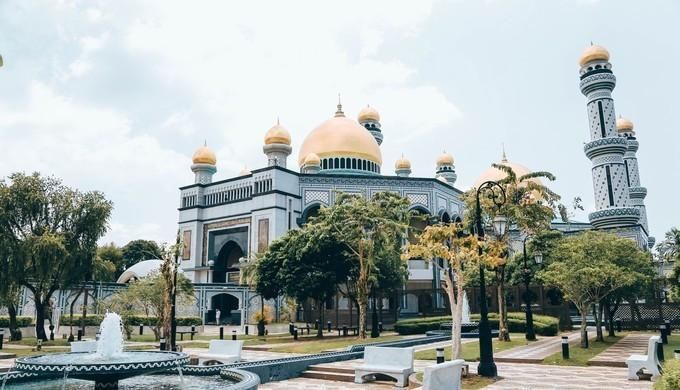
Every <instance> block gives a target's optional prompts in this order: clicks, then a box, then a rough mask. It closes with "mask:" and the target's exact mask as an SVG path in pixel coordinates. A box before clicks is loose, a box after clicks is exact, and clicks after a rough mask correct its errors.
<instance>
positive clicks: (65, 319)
mask: <svg viewBox="0 0 680 390" xmlns="http://www.w3.org/2000/svg"><path fill="white" fill-rule="evenodd" d="M81 318H82V315H80V314H75V315H74V316H73V322H71V316H70V315H68V314H66V315H62V316H61V319H60V320H59V323H60V325H62V326H80V320H81ZM102 320H104V316H103V315H101V314H88V315H86V316H85V326H99V324H101V322H102Z"/></svg>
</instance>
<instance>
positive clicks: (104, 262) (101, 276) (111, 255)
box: [95, 243, 125, 282]
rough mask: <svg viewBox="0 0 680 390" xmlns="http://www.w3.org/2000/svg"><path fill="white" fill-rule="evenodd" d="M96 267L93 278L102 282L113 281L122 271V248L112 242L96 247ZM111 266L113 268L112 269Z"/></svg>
mask: <svg viewBox="0 0 680 390" xmlns="http://www.w3.org/2000/svg"><path fill="white" fill-rule="evenodd" d="M97 259H98V261H99V264H98V268H96V269H95V280H100V281H102V282H113V281H115V280H116V279H117V278H118V277H119V276H120V274H121V273H122V272H119V270H121V271H122V268H123V265H124V264H125V263H124V261H125V260H124V259H123V250H122V248H119V247H117V246H116V244H114V243H109V244H106V245H102V246H100V247H99V248H97ZM112 268H113V270H112Z"/></svg>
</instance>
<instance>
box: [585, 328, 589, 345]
mask: <svg viewBox="0 0 680 390" xmlns="http://www.w3.org/2000/svg"><path fill="white" fill-rule="evenodd" d="M585 332H586V348H589V347H590V346H589V343H588V329H586V330H585Z"/></svg>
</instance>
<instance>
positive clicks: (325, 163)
mask: <svg viewBox="0 0 680 390" xmlns="http://www.w3.org/2000/svg"><path fill="white" fill-rule="evenodd" d="M321 164H322V165H321V166H322V167H323V169H328V160H327V159H325V158H324V159H323V162H322V163H321Z"/></svg>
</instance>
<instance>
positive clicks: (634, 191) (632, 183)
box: [616, 116, 656, 248]
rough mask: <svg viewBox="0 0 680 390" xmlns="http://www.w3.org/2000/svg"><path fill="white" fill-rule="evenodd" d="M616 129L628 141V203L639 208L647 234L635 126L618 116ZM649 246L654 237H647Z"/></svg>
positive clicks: (641, 222)
mask: <svg viewBox="0 0 680 390" xmlns="http://www.w3.org/2000/svg"><path fill="white" fill-rule="evenodd" d="M616 130H617V132H618V133H619V136H620V137H623V138H625V139H626V140H627V141H628V149H627V150H626V153H625V154H624V155H623V163H624V165H625V166H626V181H627V183H628V193H629V195H630V203H631V205H632V206H633V207H635V208H637V209H638V210H640V221H639V223H640V225H642V227H643V228H644V229H645V232H647V234H649V225H648V222H647V208H646V207H645V197H647V188H645V187H642V186H641V185H640V170H639V168H638V161H637V151H638V148H639V147H640V144H639V143H638V141H637V139H636V137H635V126H634V124H633V122H632V121H631V120H629V119H626V118H622V117H620V116H619V118H618V119H617V120H616ZM647 240H648V245H649V247H650V248H651V247H653V246H654V242H655V241H656V240H655V239H654V237H648V238H647Z"/></svg>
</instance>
